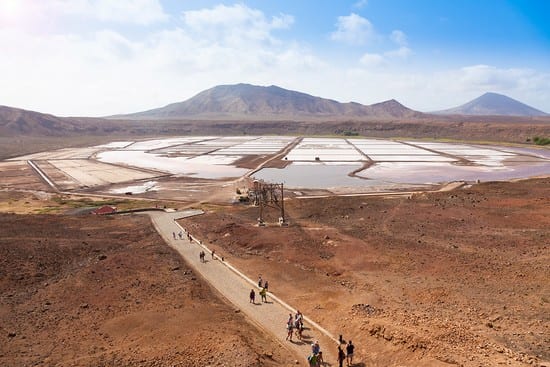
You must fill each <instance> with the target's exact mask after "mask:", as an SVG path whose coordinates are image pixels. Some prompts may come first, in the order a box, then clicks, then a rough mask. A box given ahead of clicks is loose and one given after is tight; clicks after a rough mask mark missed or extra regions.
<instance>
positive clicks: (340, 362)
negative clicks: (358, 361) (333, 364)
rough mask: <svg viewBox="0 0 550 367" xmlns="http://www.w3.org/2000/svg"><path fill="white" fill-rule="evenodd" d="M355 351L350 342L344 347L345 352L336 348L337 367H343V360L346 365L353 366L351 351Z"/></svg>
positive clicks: (340, 348)
mask: <svg viewBox="0 0 550 367" xmlns="http://www.w3.org/2000/svg"><path fill="white" fill-rule="evenodd" d="M354 350H355V345H353V342H352V341H351V340H350V341H349V342H348V345H346V351H345V352H344V350H343V349H342V347H340V346H338V357H337V358H338V367H343V365H344V360H345V361H347V365H348V366H351V365H352V364H353V351H354Z"/></svg>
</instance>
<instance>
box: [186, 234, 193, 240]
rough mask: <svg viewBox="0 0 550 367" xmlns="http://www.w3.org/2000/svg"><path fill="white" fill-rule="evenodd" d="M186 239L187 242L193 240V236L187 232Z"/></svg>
mask: <svg viewBox="0 0 550 367" xmlns="http://www.w3.org/2000/svg"><path fill="white" fill-rule="evenodd" d="M187 239H188V240H189V242H193V237H191V233H189V232H187Z"/></svg>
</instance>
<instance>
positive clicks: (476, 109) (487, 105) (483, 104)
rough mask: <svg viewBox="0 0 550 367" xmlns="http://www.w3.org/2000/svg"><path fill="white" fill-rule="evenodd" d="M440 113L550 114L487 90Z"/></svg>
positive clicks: (439, 112)
mask: <svg viewBox="0 0 550 367" xmlns="http://www.w3.org/2000/svg"><path fill="white" fill-rule="evenodd" d="M435 113H438V114H460V115H503V116H548V114H547V113H545V112H543V111H540V110H537V109H536V108H533V107H531V106H528V105H526V104H524V103H521V102H519V101H517V100H515V99H513V98H510V97H508V96H505V95H503V94H498V93H493V92H487V93H485V94H483V95H481V96H479V97H477V98H476V99H473V100H471V101H470V102H467V103H465V104H463V105H461V106H458V107H454V108H450V109H448V110H443V111H437V112H435Z"/></svg>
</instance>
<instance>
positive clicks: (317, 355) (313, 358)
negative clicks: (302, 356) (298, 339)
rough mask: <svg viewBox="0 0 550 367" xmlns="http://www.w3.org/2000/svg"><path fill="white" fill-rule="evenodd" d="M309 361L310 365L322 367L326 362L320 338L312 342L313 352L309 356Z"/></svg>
mask: <svg viewBox="0 0 550 367" xmlns="http://www.w3.org/2000/svg"><path fill="white" fill-rule="evenodd" d="M307 361H308V363H309V366H310V367H320V366H321V364H323V363H324V360H323V352H322V351H321V346H320V345H319V341H318V340H316V341H315V343H312V344H311V354H310V355H309V357H307Z"/></svg>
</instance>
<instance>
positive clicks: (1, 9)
mask: <svg viewBox="0 0 550 367" xmlns="http://www.w3.org/2000/svg"><path fill="white" fill-rule="evenodd" d="M22 5H23V1H22V0H0V15H3V16H4V17H15V16H17V15H18V14H19V12H20V11H21V8H22Z"/></svg>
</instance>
